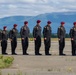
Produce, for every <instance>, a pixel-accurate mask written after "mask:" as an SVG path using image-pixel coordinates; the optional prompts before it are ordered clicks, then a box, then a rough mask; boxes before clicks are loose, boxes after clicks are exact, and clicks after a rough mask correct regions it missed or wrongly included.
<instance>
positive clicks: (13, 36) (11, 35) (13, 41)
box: [9, 24, 18, 55]
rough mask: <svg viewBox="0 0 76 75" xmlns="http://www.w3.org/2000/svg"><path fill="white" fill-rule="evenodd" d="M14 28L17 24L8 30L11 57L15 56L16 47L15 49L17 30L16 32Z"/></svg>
mask: <svg viewBox="0 0 76 75" xmlns="http://www.w3.org/2000/svg"><path fill="white" fill-rule="evenodd" d="M16 27H17V24H14V25H13V29H12V30H10V32H9V38H10V41H11V50H12V51H11V52H12V55H17V54H16V53H15V50H16V47H17V34H18V30H17V28H16Z"/></svg>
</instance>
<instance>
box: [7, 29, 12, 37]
mask: <svg viewBox="0 0 76 75" xmlns="http://www.w3.org/2000/svg"><path fill="white" fill-rule="evenodd" d="M8 37H9V38H10V39H12V30H10V31H9V34H8Z"/></svg>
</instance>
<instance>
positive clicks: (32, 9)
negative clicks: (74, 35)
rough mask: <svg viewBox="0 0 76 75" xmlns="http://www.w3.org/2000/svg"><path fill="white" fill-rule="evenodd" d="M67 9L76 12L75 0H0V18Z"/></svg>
mask: <svg viewBox="0 0 76 75" xmlns="http://www.w3.org/2000/svg"><path fill="white" fill-rule="evenodd" d="M68 11H70V12H76V0H0V18H2V17H6V16H15V15H23V16H35V15H38V14H44V13H51V12H68Z"/></svg>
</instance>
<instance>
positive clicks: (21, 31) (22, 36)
mask: <svg viewBox="0 0 76 75" xmlns="http://www.w3.org/2000/svg"><path fill="white" fill-rule="evenodd" d="M20 35H21V38H24V35H23V27H22V28H21V29H20Z"/></svg>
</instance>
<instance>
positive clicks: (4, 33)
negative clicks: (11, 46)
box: [1, 30, 8, 54]
mask: <svg viewBox="0 0 76 75" xmlns="http://www.w3.org/2000/svg"><path fill="white" fill-rule="evenodd" d="M1 35H2V36H1V40H2V41H1V47H2V54H7V53H6V49H7V40H8V33H7V31H6V30H3V31H2V34H1Z"/></svg>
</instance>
